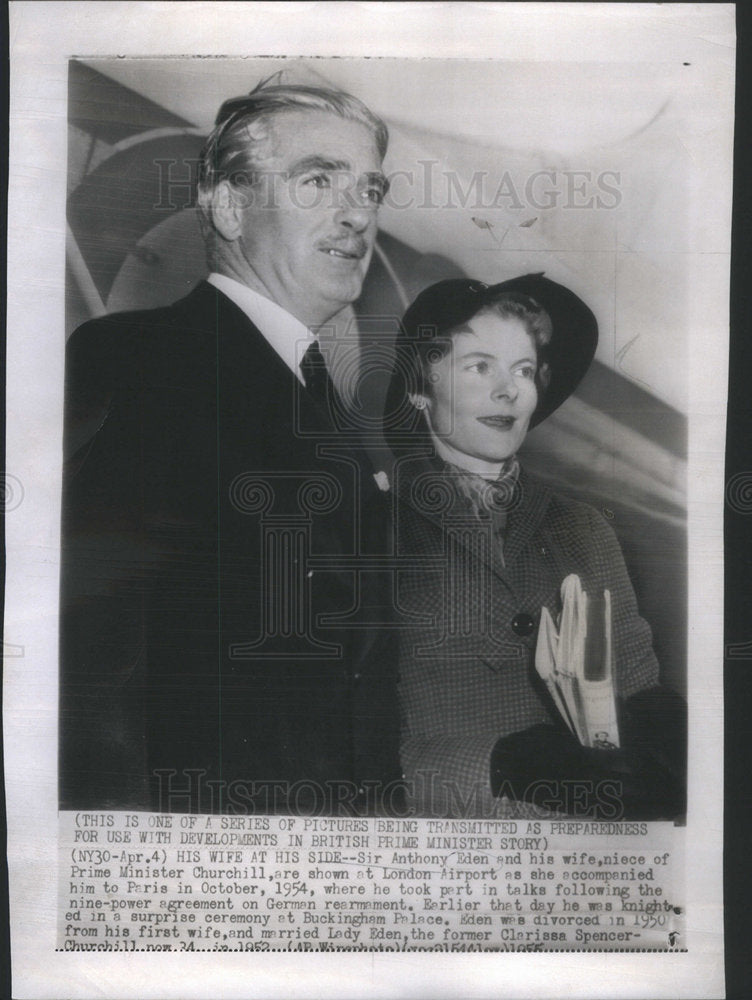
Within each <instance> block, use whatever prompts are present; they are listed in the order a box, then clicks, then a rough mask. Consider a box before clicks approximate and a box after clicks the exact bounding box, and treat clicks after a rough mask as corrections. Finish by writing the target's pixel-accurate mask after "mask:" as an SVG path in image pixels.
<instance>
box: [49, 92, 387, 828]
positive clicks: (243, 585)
mask: <svg viewBox="0 0 752 1000" xmlns="http://www.w3.org/2000/svg"><path fill="white" fill-rule="evenodd" d="M386 143H387V131H386V128H385V126H384V124H383V122H381V121H380V120H379V119H378V118H376V117H375V116H374V115H373V114H372V113H371V112H370V111H369V110H368V109H367V108H366V107H365V106H364V105H363V104H361V102H359V101H357V100H356V99H354V98H352V97H350V96H348V95H345V94H342V93H338V92H331V91H325V90H320V89H317V88H307V87H287V86H268V85H261V86H260V87H259V88H257V89H256V90H255V91H254V92H252V94H251V95H250V96H249V97H247V98H240V99H237V100H232V101H228V102H226V103H225V104H224V105H223V106H222V109H221V110H220V112H219V115H218V117H217V124H216V126H215V129H214V131H213V132H212V134H211V135H210V137H209V139H208V140H207V143H206V145H205V147H204V150H203V153H202V160H201V164H200V172H199V191H198V205H199V211H200V213H201V219H202V227H203V230H204V235H205V239H206V244H207V256H208V261H209V266H210V270H211V274H210V275H209V278H208V280H207V281H206V282H203V283H201V284H200V285H199V286H198V287H197V288H195V289H194V290H193V291H192V292H191V293H190V294H189V295H188V296H187V297H186V298H184V299H182V300H181V301H179V302H177V303H175V304H174V305H172V306H169V307H167V308H163V309H157V310H151V311H148V312H140V313H123V314H117V315H112V316H107V317H105V318H103V319H99V320H94V321H91V322H89V323H87V324H84V326H82V327H81V328H79V330H77V331H76V332H75V333H74V334H73V336H72V337H71V339H70V342H69V348H68V357H67V367H66V448H67V463H66V475H65V485H64V498H63V572H62V590H61V594H62V597H61V702H60V704H61V711H60V729H61V744H60V746H61V755H60V805H61V808H76V809H78V808H104V807H110V808H145V809H159V810H163V811H185V810H192V811H223V812H224V811H231V812H253V811H255V812H266V811H270V812H273V811H293V812H295V811H315V812H324V813H335V812H343V813H347V812H363V813H368V812H375V811H381V810H384V809H388V808H389V807H390V803H389V802H386V801H385V794H386V798H387V799H388V798H389V796H390V791H389V789H390V785H389V782H390V781H392V779H394V778H395V777H397V774H398V772H397V767H398V765H397V759H398V758H397V740H398V724H397V718H396V711H395V708H394V678H393V676H392V671H393V669H394V667H393V664H394V660H395V657H394V655H393V653H392V651H391V650H390V649H389V648H387V644H388V638H389V632H388V629H383V628H378V627H377V626H378V625H379V624H380V623H382V622H383V619H384V613H385V612H384V606H385V605H386V604H388V601H387V600H386V599H385V598H384V597H383V595H382V594H381V592H380V589H379V587H378V586H377V581H376V574H375V573H373V572H370V571H368V569H367V568H365V567H367V563H368V558H369V556H374V555H375V554H376V553H377V552H378V550H379V546H380V544H381V539H382V538H383V532H382V526H383V523H384V521H385V512H384V511H383V509H382V502H381V494H380V493H379V491H378V489H377V488H376V485H375V483H374V480H373V475H372V470H371V469H370V468H369V467H368V465H367V459H365V456H364V454H363V452H362V450H361V448H360V447H359V445H358V442H357V434H356V432H355V431H353V429H352V427H350V426H349V425H348V422H347V416H346V413H345V410H344V408H343V406H342V405H341V401H340V399H339V397H338V395H337V393H336V391H335V390H334V389H333V387H332V383H331V379H330V378H329V375H328V372H327V369H326V362H325V360H324V358H323V356H322V353H321V352H320V351H319V349H318V344H317V342H316V340H315V331H316V329H317V328H318V327H321V326H322V325H324V324H326V323H327V322H328V321H329V320H330V319H331V318H332V317H333V316H334V315H335V314H336V313H337V312H339V311H340V310H342V309H343V307H345V306H346V305H347V304H349V303H350V302H352V301H353V300H354V299H356V298H357V297H358V295H359V293H360V289H361V284H362V282H363V278H364V276H365V273H366V270H367V268H368V264H369V260H370V257H371V253H372V250H373V246H374V241H375V236H376V225H377V223H376V216H377V209H378V206H379V204H380V203H381V201H382V199H383V195H384V193H385V190H386V179H385V178H384V176H383V174H382V172H381V162H382V159H383V156H384V153H385V150H386ZM385 790H386V792H385Z"/></svg>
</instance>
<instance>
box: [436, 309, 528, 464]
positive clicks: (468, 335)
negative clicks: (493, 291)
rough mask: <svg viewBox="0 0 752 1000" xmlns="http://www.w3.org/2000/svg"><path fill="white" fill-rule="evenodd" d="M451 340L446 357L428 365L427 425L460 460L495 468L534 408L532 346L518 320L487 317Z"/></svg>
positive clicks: (518, 439)
mask: <svg viewBox="0 0 752 1000" xmlns="http://www.w3.org/2000/svg"><path fill="white" fill-rule="evenodd" d="M451 338H452V346H451V348H450V350H449V351H448V353H447V354H445V355H444V357H443V358H441V359H440V360H439V361H437V362H436V363H435V364H429V366H428V372H427V374H428V379H429V382H430V383H431V388H430V393H431V394H430V396H426V397H423V398H424V400H425V405H426V412H427V414H428V420H429V424H430V426H431V428H432V430H433V432H434V434H436V436H437V437H439V438H441V440H442V442H443V443H444V444H445V445H448V446H449V448H450V449H452V450H454V451H456V452H459V453H460V455H469V456H472V458H474V459H475V460H476V461H480V462H482V463H483V462H488V463H489V464H490V465H498V463H500V462H503V461H504V459H507V458H509V457H510V456H512V455H514V454H515V453H516V451H517V449H518V448H519V447H520V445H521V444H522V442H523V440H524V439H525V435H526V434H527V429H528V425H529V423H530V418H531V417H532V415H533V411H534V410H535V407H536V405H537V403H538V392H537V389H536V387H535V373H536V369H537V351H536V349H535V343H534V342H533V339H532V337H531V336H530V335H529V334H528V332H527V330H526V329H525V326H524V324H523V322H522V321H521V320H519V319H516V318H513V317H509V318H503V317H501V316H499V315H497V314H496V313H490V312H484V313H480V314H479V315H477V316H474V317H473V318H472V319H471V320H470V321H469V322H468V323H467V324H465V325H464V326H461V327H457V329H456V330H453V331H452V333H451Z"/></svg>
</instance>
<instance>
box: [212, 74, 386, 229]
mask: <svg viewBox="0 0 752 1000" xmlns="http://www.w3.org/2000/svg"><path fill="white" fill-rule="evenodd" d="M272 79H274V77H273V78H272ZM301 110H303V111H326V112H329V113H330V114H335V115H339V117H340V118H346V119H348V120H350V121H355V122H360V123H361V124H362V125H365V126H366V128H368V129H369V130H370V131H371V133H372V134H373V138H374V141H375V143H376V148H377V149H378V152H379V156H380V157H381V159H382V160H383V158H384V155H385V153H386V148H387V144H388V142H389V132H388V130H387V127H386V125H385V124H384V122H383V121H382V120H381V119H380V118H379V117H378V116H377V115H375V114H374V113H373V112H372V111H370V110H369V109H368V108H367V107H366V106H365V104H363V102H362V101H360V100H358V98H357V97H353V96H352V95H351V94H346V93H344V91H339V90H328V89H326V88H324V87H309V86H303V85H300V84H289V85H284V84H274V85H269V81H263V82H262V83H260V84H259V85H258V86H257V87H256V88H255V89H254V90H252V91H251V93H250V94H249V95H248V96H247V97H233V98H231V99H230V100H228V101H225V102H224V104H223V105H222V107H221V108H220V109H219V112H218V114H217V118H216V122H215V125H214V129H213V131H212V132H211V134H210V135H209V137H208V138H207V140H206V142H205V144H204V147H203V149H202V150H201V158H200V160H199V169H198V199H197V200H198V208H199V212H200V215H201V217H202V227H203V228H204V230H205V235H208V233H207V230H208V229H209V227H213V223H212V214H211V202H212V195H213V193H214V190H215V188H216V187H217V185H218V184H219V183H220V181H223V180H227V181H229V182H230V183H231V184H241V185H249V186H250V185H253V184H254V183H255V180H256V174H257V172H258V170H259V169H260V163H259V159H258V150H259V148H260V147H261V145H262V144H263V143H265V142H266V140H267V139H268V137H269V133H270V127H271V125H272V119H273V117H274V116H275V115H278V114H281V113H282V112H285V111H301Z"/></svg>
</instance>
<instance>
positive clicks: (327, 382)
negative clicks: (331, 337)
mask: <svg viewBox="0 0 752 1000" xmlns="http://www.w3.org/2000/svg"><path fill="white" fill-rule="evenodd" d="M300 371H301V374H302V375H303V381H304V382H305V387H306V389H307V390H308V392H309V393H310V395H311V396H312V397H313V399H314V400H315V402H316V403H318V404H319V406H323V407H324V408H325V409H327V410H328V409H329V407H330V406H332V405H335V404H336V403H337V402H338V398H339V397H338V396H337V391H336V389H335V388H334V384H333V382H332V380H331V377H330V375H329V372H328V370H327V367H326V361H324V355H323V354H322V353H321V349H320V348H319V342H318V340H314V341H313V342H312V343H311V344H309V346H308V348H307V350H306V352H305V354H304V355H303V360H302V361H301V362H300Z"/></svg>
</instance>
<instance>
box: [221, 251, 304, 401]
mask: <svg viewBox="0 0 752 1000" xmlns="http://www.w3.org/2000/svg"><path fill="white" fill-rule="evenodd" d="M207 281H208V282H209V284H210V285H214V287H215V288H218V289H219V291H220V292H223V293H224V294H225V295H226V296H227V298H228V299H231V300H232V301H233V302H234V303H235V305H236V306H237V307H238V308H239V309H242V310H243V312H244V313H245V314H246V316H247V317H248V319H249V320H250V321H251V323H253V324H254V325H255V326H257V327H258V329H259V330H260V331H261V333H262V334H263V336H264V338H265V340H266V341H267V342H268V343H269V345H270V346H271V347H272V348H274V350H275V351H276V352H277V354H278V355H279V356H280V358H281V359H282V360H283V361H284V363H285V364H286V365H287V367H288V368H289V369H290V371H291V372H292V373H293V375H295V376H296V377H297V378H298V380H299V381H300V383H301V385H305V382H304V381H303V375H302V373H301V371H300V362H301V359H302V357H303V355H304V354H305V351H306V348H307V347H308V346H309V345H310V344H311V343H312V342H313V340H314V336H313V334H312V333H311V331H310V330H309V329H308V327H307V326H305V325H304V324H303V323H301V322H300V320H299V319H296V318H295V317H294V316H293V315H292V314H291V313H289V312H288V311H287V310H286V309H283V308H282V306H278V305H277V303H276V302H272V300H271V299H267V298H266V297H265V296H263V295H260V294H259V293H258V292H254V291H253V289H252V288H249V287H248V286H247V285H242V284H241V283H240V282H239V281H236V280H235V279H234V278H228V277H227V275H226V274H217V272H216V271H212V273H211V274H210V275H209V277H208V278H207Z"/></svg>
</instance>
